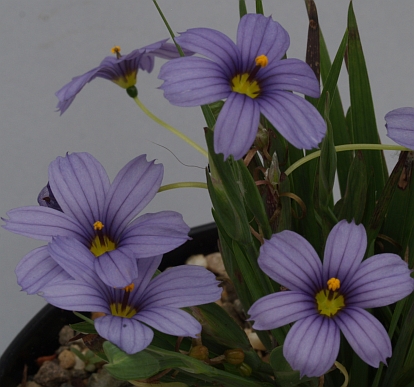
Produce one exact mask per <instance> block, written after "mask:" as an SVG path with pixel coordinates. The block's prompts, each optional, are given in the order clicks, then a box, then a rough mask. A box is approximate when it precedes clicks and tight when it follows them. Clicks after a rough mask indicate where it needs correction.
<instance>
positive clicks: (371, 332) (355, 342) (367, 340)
mask: <svg viewBox="0 0 414 387" xmlns="http://www.w3.org/2000/svg"><path fill="white" fill-rule="evenodd" d="M335 321H336V323H337V324H338V326H339V328H340V329H341V331H342V333H343V334H344V336H345V338H346V339H347V341H348V343H349V344H350V345H351V347H352V348H353V350H354V351H355V352H356V354H357V355H358V356H359V357H360V358H361V359H362V360H363V361H364V362H365V363H367V364H369V365H370V366H372V367H376V368H378V367H379V363H380V362H381V361H382V362H383V363H384V364H387V361H386V359H387V357H390V356H391V354H392V348H391V342H390V338H389V337H388V334H387V332H386V331H385V329H384V327H383V326H382V325H381V323H380V322H379V321H378V320H377V319H376V318H375V317H374V316H372V315H371V314H369V313H368V312H367V311H365V310H363V309H361V308H354V307H347V308H345V309H343V310H341V311H340V312H339V313H338V314H337V315H336V318H335Z"/></svg>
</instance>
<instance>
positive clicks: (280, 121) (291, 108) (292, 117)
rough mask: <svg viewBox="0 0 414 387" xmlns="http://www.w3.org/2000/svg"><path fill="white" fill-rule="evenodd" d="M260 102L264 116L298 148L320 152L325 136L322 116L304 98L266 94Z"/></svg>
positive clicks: (278, 92) (283, 93) (261, 96)
mask: <svg viewBox="0 0 414 387" xmlns="http://www.w3.org/2000/svg"><path fill="white" fill-rule="evenodd" d="M256 99H257V102H258V104H259V105H260V111H261V113H262V114H263V115H264V116H265V117H266V118H267V119H268V120H269V121H270V122H271V124H272V125H273V126H274V127H275V128H276V129H277V131H278V132H279V133H280V134H281V135H282V136H283V137H284V138H285V139H286V140H288V141H289V142H290V143H291V144H292V145H293V146H295V147H296V148H299V149H301V148H304V149H312V148H317V147H318V145H319V143H320V142H321V141H322V139H323V137H324V136H325V133H326V123H325V121H324V120H323V118H322V116H321V115H320V114H319V112H318V111H317V110H316V108H315V107H314V106H313V105H311V104H310V103H309V102H308V101H306V100H305V99H304V98H302V97H299V96H298V95H295V94H292V93H291V92H287V91H272V92H268V93H263V94H262V95H260V96H259V97H258V98H256Z"/></svg>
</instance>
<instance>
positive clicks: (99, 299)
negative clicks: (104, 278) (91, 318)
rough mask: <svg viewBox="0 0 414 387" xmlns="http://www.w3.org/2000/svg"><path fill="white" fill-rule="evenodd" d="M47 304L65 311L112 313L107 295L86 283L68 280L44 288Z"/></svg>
mask: <svg viewBox="0 0 414 387" xmlns="http://www.w3.org/2000/svg"><path fill="white" fill-rule="evenodd" d="M39 294H40V295H41V296H42V297H43V298H44V299H45V300H46V301H47V302H49V303H50V304H52V305H54V306H57V307H58V308H62V309H65V310H74V311H79V312H90V311H94V312H103V313H106V314H108V313H111V312H110V309H109V302H108V299H107V298H106V295H104V294H102V293H101V292H100V290H99V289H97V288H96V287H95V286H92V285H91V284H88V283H87V282H84V281H76V280H66V281H62V282H60V283H55V284H53V285H50V286H46V287H45V288H43V290H42V292H41V293H39Z"/></svg>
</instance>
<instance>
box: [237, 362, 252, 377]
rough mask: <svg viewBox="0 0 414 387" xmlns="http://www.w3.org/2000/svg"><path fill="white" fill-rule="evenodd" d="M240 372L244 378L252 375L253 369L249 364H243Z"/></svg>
mask: <svg viewBox="0 0 414 387" xmlns="http://www.w3.org/2000/svg"><path fill="white" fill-rule="evenodd" d="M239 372H240V374H241V375H242V376H250V375H251V374H252V369H251V367H250V366H249V365H248V364H246V363H241V364H240V366H239Z"/></svg>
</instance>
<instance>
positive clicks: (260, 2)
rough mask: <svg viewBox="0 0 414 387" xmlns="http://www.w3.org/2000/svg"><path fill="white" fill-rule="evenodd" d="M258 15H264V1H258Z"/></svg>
mask: <svg viewBox="0 0 414 387" xmlns="http://www.w3.org/2000/svg"><path fill="white" fill-rule="evenodd" d="M256 13H260V14H261V15H264V13H263V3H262V0H256Z"/></svg>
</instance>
